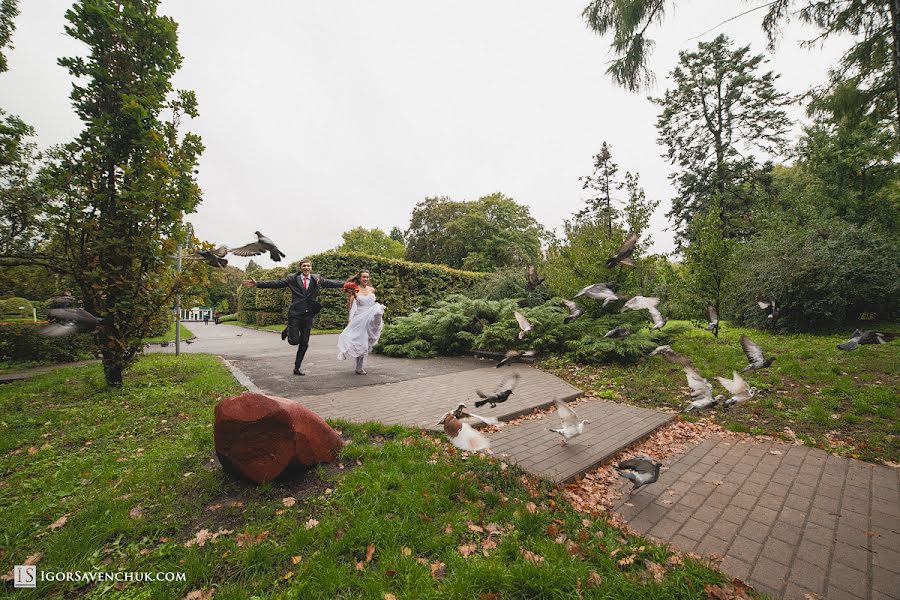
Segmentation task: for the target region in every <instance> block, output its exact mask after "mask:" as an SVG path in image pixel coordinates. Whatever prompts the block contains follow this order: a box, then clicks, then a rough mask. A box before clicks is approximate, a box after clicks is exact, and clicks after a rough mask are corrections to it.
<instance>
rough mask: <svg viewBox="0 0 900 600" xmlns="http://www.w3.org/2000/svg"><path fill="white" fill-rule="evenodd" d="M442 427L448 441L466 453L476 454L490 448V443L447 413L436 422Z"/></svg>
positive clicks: (450, 413)
mask: <svg viewBox="0 0 900 600" xmlns="http://www.w3.org/2000/svg"><path fill="white" fill-rule="evenodd" d="M437 424H438V425H443V426H444V433H446V434H447V437H448V438H449V439H450V443H451V444H453V445H454V446H456V447H457V448H459V449H460V450H464V451H466V452H478V451H480V450H487V449H488V448H490V445H491V444H490V442H489V441H488V439H487V438H486V437H484V436H483V435H481V434H480V433H478V431H476V430H475V428H474V427H472V426H471V425H469V424H468V423H463V422H461V421H460V420H459V419H457V418H456V417H454V416H453V413H452V412H448V413H447V414H445V415H444V416H443V418H441V420H440V421H438V422H437Z"/></svg>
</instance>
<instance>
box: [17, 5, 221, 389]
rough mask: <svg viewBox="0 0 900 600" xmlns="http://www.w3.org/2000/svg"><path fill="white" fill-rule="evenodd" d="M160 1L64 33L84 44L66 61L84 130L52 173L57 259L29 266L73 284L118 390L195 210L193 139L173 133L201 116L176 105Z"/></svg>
mask: <svg viewBox="0 0 900 600" xmlns="http://www.w3.org/2000/svg"><path fill="white" fill-rule="evenodd" d="M158 4H159V2H158V0H81V1H79V2H76V3H75V5H74V6H73V7H72V8H71V9H70V10H69V11H67V12H66V20H67V21H68V25H66V32H67V33H68V34H69V35H70V36H72V37H73V38H75V39H77V40H79V41H81V42H84V43H85V44H86V45H87V47H88V48H87V52H86V54H85V55H83V56H78V57H70V58H61V59H60V60H59V63H60V65H62V66H63V67H65V68H66V69H67V70H68V71H69V73H70V74H71V75H72V77H73V79H74V80H75V82H74V83H73V86H72V94H71V98H72V103H73V106H74V108H75V111H76V112H77V114H78V115H79V117H81V119H82V120H83V121H84V130H83V131H82V132H81V134H80V135H79V136H78V137H77V138H76V139H75V140H74V141H73V142H71V143H69V144H67V145H65V146H64V147H62V148H59V149H57V150H56V152H55V153H54V155H53V158H54V164H53V165H52V166H51V167H50V168H49V169H48V172H47V178H48V188H47V191H48V194H50V197H51V200H50V203H49V205H48V206H47V207H46V209H47V224H48V227H47V230H48V231H51V232H53V235H54V236H55V239H54V243H55V244H56V248H55V253H54V255H52V256H50V255H45V254H43V255H42V254H37V255H33V256H31V257H30V258H31V259H32V261H33V262H40V263H43V264H45V265H46V266H48V267H49V268H52V269H55V270H64V271H67V272H68V273H70V274H71V275H72V277H73V278H74V280H75V282H76V283H77V285H78V287H79V288H80V290H81V296H82V298H83V300H84V303H85V308H86V309H87V310H89V311H91V312H93V313H95V314H97V315H99V316H100V317H104V318H105V325H103V326H102V327H100V328H99V331H98V334H97V335H98V338H99V341H100V346H101V351H102V354H103V368H104V373H105V377H106V381H107V384H108V385H111V386H120V385H122V379H123V372H124V370H125V368H126V367H127V366H128V365H129V364H130V363H131V362H132V361H133V360H134V359H135V358H136V357H137V355H138V353H139V352H140V351H141V349H142V347H143V344H142V339H143V338H144V337H145V336H146V334H147V333H148V332H149V331H151V330H152V329H154V328H155V326H158V322H159V320H160V319H162V318H165V311H166V309H167V307H168V306H169V304H170V302H171V300H172V295H173V291H174V289H175V286H174V281H173V273H172V271H173V270H172V262H173V261H172V258H173V256H174V253H175V245H176V239H177V238H179V236H183V235H184V232H183V231H182V228H181V227H180V223H181V218H182V215H183V214H184V213H188V212H192V211H193V210H194V209H195V207H196V206H197V204H198V203H199V202H200V189H199V187H198V185H197V182H196V179H195V177H194V173H195V168H196V165H197V159H198V156H199V154H200V153H201V152H202V150H203V146H202V144H201V142H200V138H199V137H198V136H196V135H194V134H191V133H186V134H185V133H181V132H180V131H179V129H180V124H181V120H182V118H183V117H185V116H191V117H194V116H196V115H197V101H196V97H195V96H194V94H193V92H187V91H179V92H177V93H176V94H174V95H173V93H172V92H173V89H172V84H171V79H172V76H173V75H174V73H175V72H176V71H177V70H178V68H179V66H180V65H181V60H182V57H181V55H180V54H179V53H178V47H177V25H176V24H175V22H174V21H173V20H172V19H171V18H169V17H164V16H161V15H158V14H157V8H158Z"/></svg>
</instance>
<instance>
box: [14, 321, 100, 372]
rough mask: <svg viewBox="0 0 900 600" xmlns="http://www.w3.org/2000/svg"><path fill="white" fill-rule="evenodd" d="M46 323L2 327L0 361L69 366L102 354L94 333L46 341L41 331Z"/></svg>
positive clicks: (16, 324) (48, 338) (47, 338)
mask: <svg viewBox="0 0 900 600" xmlns="http://www.w3.org/2000/svg"><path fill="white" fill-rule="evenodd" d="M44 326H45V323H11V324H7V325H0V360H9V361H15V362H20V361H21V362H30V361H42V362H43V361H50V362H68V361H73V360H80V359H83V358H90V357H92V356H93V355H95V354H96V353H97V351H98V350H99V348H98V346H97V341H96V339H95V338H94V336H93V335H92V334H90V333H80V334H76V335H66V336H62V337H46V336H43V335H40V334H39V333H38V331H39V330H40V329H41V328H43V327H44Z"/></svg>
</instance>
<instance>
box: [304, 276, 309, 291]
mask: <svg viewBox="0 0 900 600" xmlns="http://www.w3.org/2000/svg"><path fill="white" fill-rule="evenodd" d="M303 289H304V290H306V289H309V282H308V281H307V279H306V275H304V276H303Z"/></svg>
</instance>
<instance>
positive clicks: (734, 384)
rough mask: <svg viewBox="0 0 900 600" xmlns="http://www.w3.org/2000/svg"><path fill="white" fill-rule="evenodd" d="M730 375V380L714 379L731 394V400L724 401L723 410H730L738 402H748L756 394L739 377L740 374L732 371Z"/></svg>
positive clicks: (753, 389) (752, 388)
mask: <svg viewBox="0 0 900 600" xmlns="http://www.w3.org/2000/svg"><path fill="white" fill-rule="evenodd" d="M731 373H732V374H731V377H732V378H731V379H726V378H724V377H716V379H718V380H719V383H721V384H722V387H723V388H725V389H726V390H728V391H729V392H731V398H729V399H728V400H726V401H725V404H723V405H722V406H723V407H725V408H731V407H732V406H734V405H735V404H737V403H738V402H743V401H744V400H749V399H750V398H752V397H753V396H755V395H756V392H757V389H756V388H755V387H750V386H749V385H747V382H746V381H744V378H743V377H741V375H740V373H738V372H737V371H732V372H731Z"/></svg>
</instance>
